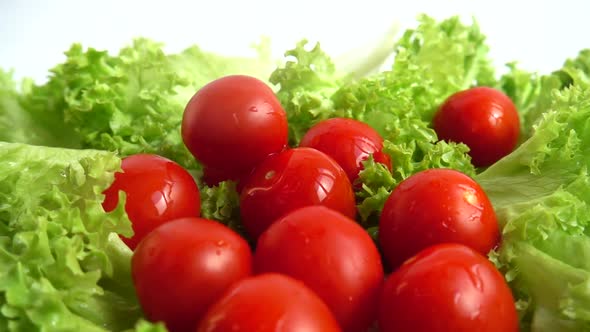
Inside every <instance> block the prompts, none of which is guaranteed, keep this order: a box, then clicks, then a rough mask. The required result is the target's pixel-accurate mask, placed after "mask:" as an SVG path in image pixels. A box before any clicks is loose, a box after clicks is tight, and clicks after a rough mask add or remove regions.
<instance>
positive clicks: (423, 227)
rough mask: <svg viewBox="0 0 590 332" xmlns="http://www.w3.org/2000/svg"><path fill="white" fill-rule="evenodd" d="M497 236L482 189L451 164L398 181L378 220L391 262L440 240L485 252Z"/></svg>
mask: <svg viewBox="0 0 590 332" xmlns="http://www.w3.org/2000/svg"><path fill="white" fill-rule="evenodd" d="M499 237H500V233H499V229H498V223H497V220H496V214H495V212H494V208H493V207H492V204H491V202H490V201H489V199H488V197H487V195H486V194H485V192H484V191H483V189H482V188H481V187H480V186H479V185H478V184H477V183H476V182H475V181H474V180H473V179H471V178H470V177H469V176H467V175H465V174H463V173H461V172H458V171H455V170H451V169H429V170H426V171H422V172H418V173H416V174H414V175H412V176H410V177H409V178H407V179H405V180H404V181H402V182H401V183H400V184H399V185H398V186H397V187H396V188H395V189H394V190H393V192H392V193H391V195H390V196H389V198H388V199H387V201H386V202H385V205H384V207H383V211H382V212H381V217H380V220H379V244H380V246H381V249H382V252H383V255H384V257H385V259H387V261H388V262H389V263H390V264H391V266H392V267H396V266H399V264H401V263H402V262H403V261H405V260H406V259H408V258H410V257H411V256H413V255H415V254H417V253H418V252H419V251H420V250H422V249H424V248H426V247H428V246H430V245H433V244H437V243H443V242H457V243H462V244H465V245H467V246H469V247H471V248H473V249H475V250H477V251H478V252H480V253H482V254H487V253H488V252H489V251H490V250H491V249H492V248H494V246H496V244H497V243H498V240H499Z"/></svg>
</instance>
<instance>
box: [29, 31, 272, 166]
mask: <svg viewBox="0 0 590 332" xmlns="http://www.w3.org/2000/svg"><path fill="white" fill-rule="evenodd" d="M66 56H67V59H66V61H65V62H64V63H62V64H59V65H57V66H56V67H55V68H53V69H52V70H51V75H50V77H49V81H48V82H47V83H46V84H43V85H39V86H37V85H34V86H32V87H30V89H28V91H25V92H24V93H23V98H22V99H23V100H22V102H21V104H22V107H23V108H24V110H25V111H27V112H28V113H29V115H30V117H31V118H34V119H35V122H37V123H39V124H40V125H41V126H42V128H43V129H45V130H46V131H47V132H49V133H50V134H51V137H49V138H48V139H47V140H46V141H45V142H44V145H51V146H59V147H68V148H90V149H100V150H107V151H116V152H118V153H119V154H120V155H122V156H127V155H131V154H136V153H140V152H143V153H155V154H159V155H161V156H164V157H167V158H170V159H172V160H174V161H176V162H178V163H180V164H181V165H183V166H185V167H187V168H191V169H194V168H198V166H197V165H196V162H195V161H194V158H193V157H192V155H191V154H190V153H189V152H188V150H187V149H186V148H185V146H184V144H183V142H182V139H181V137H180V124H181V121H182V114H183V111H184V107H185V106H186V104H187V103H188V101H189V100H190V98H191V97H192V96H193V94H194V93H195V92H196V91H197V90H198V89H199V88H201V87H202V86H203V85H205V84H207V83H209V82H210V81H212V80H214V79H216V78H219V77H221V76H225V75H229V74H250V75H253V76H257V77H260V78H262V79H264V78H266V77H267V75H268V74H269V73H270V71H271V70H272V67H273V63H272V62H271V61H270V60H269V58H268V56H262V55H261V57H260V59H255V60H248V59H245V58H244V59H242V58H229V57H222V56H219V55H214V54H211V53H207V52H204V51H202V50H201V49H199V48H197V47H196V46H195V47H191V48H189V49H186V50H185V51H183V52H181V53H178V54H171V55H167V54H165V53H164V51H163V48H162V45H161V44H159V43H156V42H154V41H151V40H148V39H137V40H135V41H134V42H133V44H132V45H130V46H128V47H124V48H123V49H121V51H120V52H119V54H117V55H111V54H108V52H106V51H100V50H96V49H93V48H89V49H87V50H84V49H83V48H82V46H81V45H80V44H74V45H73V46H72V47H71V48H70V50H69V51H67V52H66ZM25 142H27V141H25Z"/></svg>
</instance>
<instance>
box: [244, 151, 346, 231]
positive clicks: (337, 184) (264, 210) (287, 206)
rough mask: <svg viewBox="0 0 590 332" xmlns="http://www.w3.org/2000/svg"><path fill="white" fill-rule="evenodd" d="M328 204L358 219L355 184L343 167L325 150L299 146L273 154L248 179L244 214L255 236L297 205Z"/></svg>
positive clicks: (245, 226)
mask: <svg viewBox="0 0 590 332" xmlns="http://www.w3.org/2000/svg"><path fill="white" fill-rule="evenodd" d="M309 205H324V206H327V207H329V208H331V209H334V210H336V211H339V212H341V213H343V214H345V215H346V216H349V217H351V218H354V217H355V215H356V205H355V197H354V192H353V191H352V185H351V184H350V181H349V180H348V177H347V176H346V173H344V171H343V170H342V168H341V167H340V166H339V165H338V164H337V163H336V162H335V161H334V160H333V159H332V158H330V157H328V156H327V155H325V154H324V153H322V152H320V151H318V150H315V149H311V148H296V149H291V150H286V151H283V152H281V153H278V154H276V155H272V156H270V157H269V158H267V159H266V160H264V161H263V162H262V163H261V164H260V165H259V166H258V167H256V168H255V169H254V171H253V172H252V174H250V176H249V177H248V178H247V179H246V181H245V182H244V187H243V189H242V191H241V195H240V214H241V217H242V223H243V224H244V228H245V229H246V231H247V232H248V234H249V235H250V236H252V237H253V238H254V239H256V238H258V236H260V234H261V233H262V232H264V230H266V229H267V228H268V226H270V225H271V224H272V223H273V222H274V221H275V220H277V219H278V218H280V217H282V216H283V215H285V214H287V213H288V212H291V211H293V210H295V209H297V208H300V207H304V206H309Z"/></svg>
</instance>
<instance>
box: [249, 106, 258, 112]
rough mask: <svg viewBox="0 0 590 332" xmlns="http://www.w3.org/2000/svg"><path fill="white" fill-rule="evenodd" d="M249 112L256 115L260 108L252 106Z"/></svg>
mask: <svg viewBox="0 0 590 332" xmlns="http://www.w3.org/2000/svg"><path fill="white" fill-rule="evenodd" d="M248 111H250V112H254V113H256V112H258V108H257V107H256V106H252V107H250V108H249V109H248Z"/></svg>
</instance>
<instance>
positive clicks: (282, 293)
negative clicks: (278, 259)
mask: <svg viewBox="0 0 590 332" xmlns="http://www.w3.org/2000/svg"><path fill="white" fill-rule="evenodd" d="M226 331H244V332H249V331H257V332H290V331H293V332H295V331H306V332H314V331H317V332H338V331H340V328H339V327H338V323H337V322H336V320H335V319H334V316H333V315H332V313H331V312H330V309H328V307H327V306H326V304H325V303H324V302H322V300H321V299H319V298H318V296H317V295H316V294H315V293H314V292H312V291H311V290H310V289H309V288H307V287H306V286H305V285H304V284H303V283H301V282H300V281H298V280H295V279H293V278H291V277H288V276H285V275H281V274H275V273H268V274H261V275H258V276H254V277H249V278H246V279H243V280H241V281H238V282H237V283H236V284H234V285H233V286H232V287H231V288H230V289H229V290H228V291H227V292H226V293H225V294H224V295H223V296H222V297H221V298H220V299H219V300H218V301H217V302H216V303H215V304H213V306H212V307H211V308H210V309H209V311H208V312H207V314H206V316H205V317H204V318H203V320H202V321H201V324H200V325H199V327H198V329H197V332H226Z"/></svg>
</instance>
